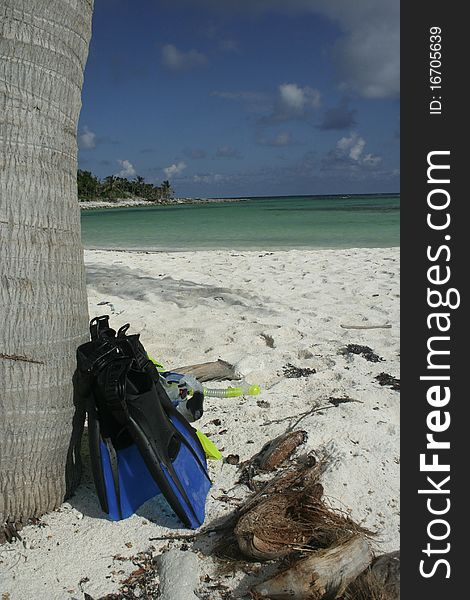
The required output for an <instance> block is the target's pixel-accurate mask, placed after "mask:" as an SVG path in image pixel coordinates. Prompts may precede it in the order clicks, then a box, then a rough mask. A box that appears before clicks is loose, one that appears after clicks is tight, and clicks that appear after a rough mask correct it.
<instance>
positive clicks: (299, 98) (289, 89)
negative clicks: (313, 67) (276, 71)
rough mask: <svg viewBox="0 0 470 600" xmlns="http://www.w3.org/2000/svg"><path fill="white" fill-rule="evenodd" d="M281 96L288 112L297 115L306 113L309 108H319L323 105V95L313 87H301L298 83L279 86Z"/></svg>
mask: <svg viewBox="0 0 470 600" xmlns="http://www.w3.org/2000/svg"><path fill="white" fill-rule="evenodd" d="M279 95H280V98H281V103H282V105H283V106H284V107H285V108H286V109H287V110H288V111H293V112H297V113H302V112H304V110H305V109H307V108H318V107H319V106H320V104H321V94H320V92H319V91H318V90H314V89H312V88H311V87H308V86H307V87H303V88H301V87H299V86H298V85H297V84H296V83H283V84H282V85H280V86H279Z"/></svg>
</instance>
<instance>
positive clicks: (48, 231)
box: [0, 0, 93, 525]
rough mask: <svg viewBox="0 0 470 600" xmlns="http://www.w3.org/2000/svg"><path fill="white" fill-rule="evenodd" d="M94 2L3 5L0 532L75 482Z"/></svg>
mask: <svg viewBox="0 0 470 600" xmlns="http://www.w3.org/2000/svg"><path fill="white" fill-rule="evenodd" d="M92 11H93V0H2V2H1V3H0V277H1V285H0V314H1V322H0V525H1V523H2V522H5V521H7V520H8V521H21V520H24V519H27V518H28V517H31V516H38V515H40V514H42V513H44V512H46V511H48V510H51V509H53V508H55V507H57V506H58V505H59V504H60V503H61V502H62V501H63V499H64V496H65V495H66V493H67V492H71V491H72V488H73V486H74V485H75V484H76V482H77V478H78V472H77V471H78V469H79V456H77V449H78V448H79V437H80V433H81V432H80V427H81V423H82V415H81V413H80V411H77V410H75V407H74V401H73V391H72V390H73V388H72V376H73V373H74V368H75V350H76V347H77V346H78V345H79V344H80V343H81V342H83V341H84V340H86V339H87V321H88V311H87V302H86V289H85V277H84V266H83V250H82V246H81V241H80V215H79V207H78V202H77V184H76V176H77V143H76V134H77V122H78V116H79V112H80V107H81V89H82V83H83V71H84V67H85V63H86V59H87V55H88V45H89V40H90V37H91V17H92Z"/></svg>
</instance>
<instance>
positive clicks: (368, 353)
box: [341, 344, 385, 362]
mask: <svg viewBox="0 0 470 600" xmlns="http://www.w3.org/2000/svg"><path fill="white" fill-rule="evenodd" d="M341 354H360V355H361V356H363V357H364V358H365V359H366V360H368V361H369V362H380V361H381V360H385V359H384V358H382V357H381V356H379V355H378V354H375V352H374V351H373V350H372V348H369V346H360V345H359V344H348V345H347V346H346V348H343V350H342V351H341Z"/></svg>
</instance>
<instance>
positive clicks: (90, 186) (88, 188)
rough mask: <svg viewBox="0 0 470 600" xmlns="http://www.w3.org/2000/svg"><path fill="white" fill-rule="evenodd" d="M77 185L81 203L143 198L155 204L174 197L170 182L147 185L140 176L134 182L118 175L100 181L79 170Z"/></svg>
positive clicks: (91, 174) (89, 173)
mask: <svg viewBox="0 0 470 600" xmlns="http://www.w3.org/2000/svg"><path fill="white" fill-rule="evenodd" d="M77 183H78V199H79V200H80V201H86V200H97V199H99V200H115V199H118V198H143V199H144V200H149V201H154V202H155V201H165V200H170V198H172V197H173V195H174V191H173V189H172V187H171V185H170V182H169V181H163V182H162V184H161V185H153V184H152V183H146V182H145V179H144V178H143V177H140V175H138V176H137V177H135V178H134V179H132V180H129V179H126V178H125V177H118V176H117V175H108V177H105V178H104V179H99V178H98V177H96V176H95V175H93V173H91V171H82V170H81V169H79V170H78V172H77Z"/></svg>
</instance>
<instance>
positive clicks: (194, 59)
mask: <svg viewBox="0 0 470 600" xmlns="http://www.w3.org/2000/svg"><path fill="white" fill-rule="evenodd" d="M161 62H162V65H163V66H164V67H165V68H167V69H169V70H170V71H188V70H190V69H194V68H197V67H203V66H205V65H206V64H207V58H206V56H205V55H204V54H202V52H199V51H198V50H189V51H188V52H183V51H182V50H178V48H177V47H176V46H174V45H173V44H166V45H165V46H163V48H162V54H161Z"/></svg>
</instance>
